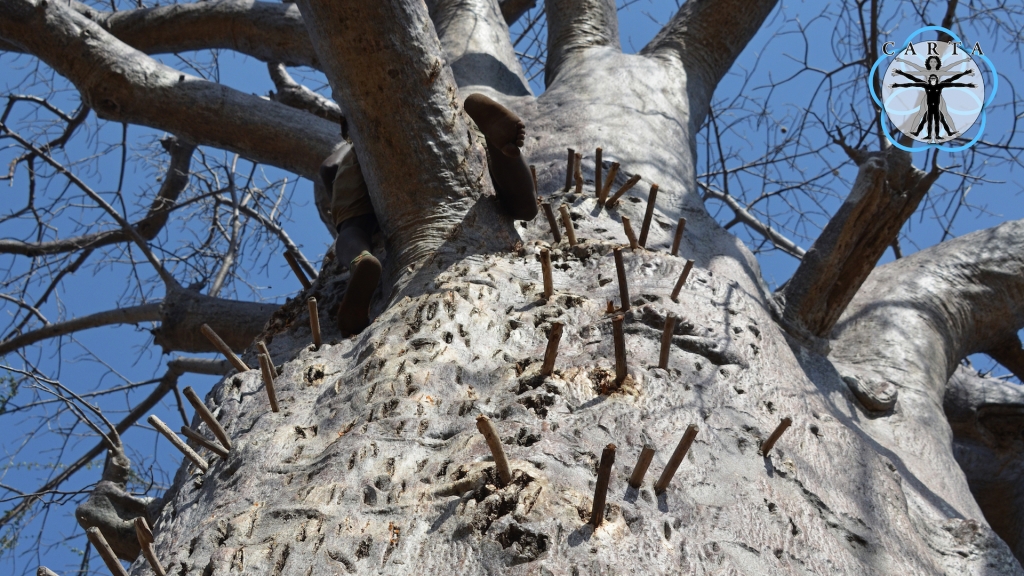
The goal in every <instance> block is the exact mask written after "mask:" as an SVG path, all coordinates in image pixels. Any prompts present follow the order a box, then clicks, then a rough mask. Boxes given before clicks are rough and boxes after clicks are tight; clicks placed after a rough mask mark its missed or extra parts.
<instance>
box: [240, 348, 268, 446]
mask: <svg viewBox="0 0 1024 576" xmlns="http://www.w3.org/2000/svg"><path fill="white" fill-rule="evenodd" d="M256 353H257V354H263V355H265V356H266V357H267V360H268V361H270V371H271V372H273V373H274V374H277V368H274V360H273V359H272V358H271V357H270V351H269V350H267V343H266V342H264V341H263V340H260V341H259V342H257V343H256ZM229 450H230V448H229Z"/></svg>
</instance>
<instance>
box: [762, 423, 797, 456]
mask: <svg viewBox="0 0 1024 576" xmlns="http://www.w3.org/2000/svg"><path fill="white" fill-rule="evenodd" d="M792 424H793V419H792V418H790V417H788V416H787V417H785V418H783V419H782V421H781V422H779V425H778V426H776V427H775V431H774V432H772V435H771V436H769V437H768V439H767V440H765V441H764V443H762V444H761V454H762V455H764V456H767V455H768V453H769V452H771V451H772V447H774V446H775V443H776V442H778V440H779V437H780V436H782V433H783V432H785V431H786V428H789V427H790V425H792Z"/></svg>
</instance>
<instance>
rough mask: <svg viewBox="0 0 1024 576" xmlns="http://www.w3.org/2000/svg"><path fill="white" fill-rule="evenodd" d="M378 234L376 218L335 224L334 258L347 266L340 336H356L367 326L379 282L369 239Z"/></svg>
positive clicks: (364, 217)
mask: <svg viewBox="0 0 1024 576" xmlns="http://www.w3.org/2000/svg"><path fill="white" fill-rule="evenodd" d="M376 231H377V218H376V217H375V216H374V215H373V214H363V215H361V216H355V217H353V218H349V219H348V220H345V221H344V222H342V223H341V224H339V225H338V238H337V240H335V244H334V255H335V257H336V258H337V259H338V260H339V261H340V262H341V263H342V264H344V265H346V266H348V268H349V272H350V276H349V283H348V289H347V290H346V291H345V296H344V297H342V299H341V304H340V305H339V306H338V315H337V323H338V328H339V329H340V330H341V332H342V334H344V335H346V336H348V335H350V334H358V333H360V332H362V331H363V329H364V328H366V327H367V326H369V324H370V299H371V298H372V297H373V293H374V291H375V290H376V289H377V284H378V283H379V282H380V274H381V265H380V261H379V260H377V258H375V257H374V256H373V255H372V254H370V247H371V238H372V237H373V233H374V232H376Z"/></svg>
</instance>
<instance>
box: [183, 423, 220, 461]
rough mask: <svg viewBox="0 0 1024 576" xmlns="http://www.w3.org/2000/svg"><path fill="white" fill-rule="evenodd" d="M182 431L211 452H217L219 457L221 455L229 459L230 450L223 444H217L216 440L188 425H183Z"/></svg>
mask: <svg viewBox="0 0 1024 576" xmlns="http://www.w3.org/2000/svg"><path fill="white" fill-rule="evenodd" d="M181 433H182V435H184V436H185V437H186V438H188V439H189V440H191V441H193V442H195V443H196V444H199V445H200V446H202V447H203V448H206V449H207V450H209V451H210V452H213V453H214V454H216V455H217V456H218V457H220V459H221V460H227V459H228V451H227V450H225V449H224V447H223V446H221V445H220V444H217V443H216V442H214V441H212V440H207V439H206V438H205V437H204V436H203V435H202V434H200V433H199V432H196V431H195V430H193V429H191V428H189V427H188V426H182V427H181Z"/></svg>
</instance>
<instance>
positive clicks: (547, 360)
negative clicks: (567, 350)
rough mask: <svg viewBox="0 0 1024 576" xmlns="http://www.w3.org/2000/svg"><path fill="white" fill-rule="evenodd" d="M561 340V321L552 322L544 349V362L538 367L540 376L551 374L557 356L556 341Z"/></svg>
mask: <svg viewBox="0 0 1024 576" xmlns="http://www.w3.org/2000/svg"><path fill="white" fill-rule="evenodd" d="M561 340H562V323H561V322H553V323H552V324H551V331H549V332H548V347H547V349H546V350H544V364H542V365H541V367H540V375H541V376H551V373H552V372H554V370H555V359H556V358H557V357H558V343H559V341H561Z"/></svg>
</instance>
